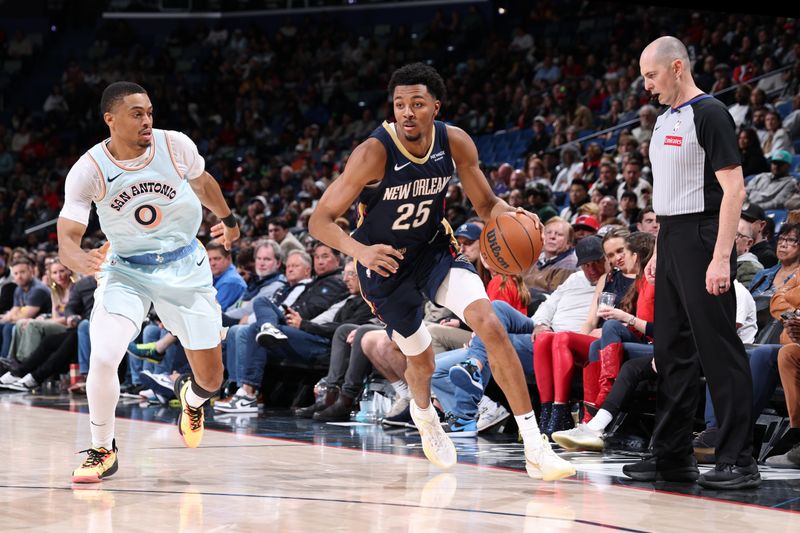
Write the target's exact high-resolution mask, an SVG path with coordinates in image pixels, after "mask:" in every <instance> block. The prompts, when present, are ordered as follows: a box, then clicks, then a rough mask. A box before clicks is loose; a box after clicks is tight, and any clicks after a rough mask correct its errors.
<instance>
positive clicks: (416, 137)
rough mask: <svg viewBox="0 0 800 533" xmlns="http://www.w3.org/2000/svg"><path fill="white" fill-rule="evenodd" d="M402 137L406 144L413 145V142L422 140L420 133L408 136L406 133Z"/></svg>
mask: <svg viewBox="0 0 800 533" xmlns="http://www.w3.org/2000/svg"><path fill="white" fill-rule="evenodd" d="M403 135H405V136H406V140H407V141H408V142H412V143H415V142H417V141H418V140H420V139H421V138H422V134H421V133H417V134H416V135H409V134H408V133H404V134H403Z"/></svg>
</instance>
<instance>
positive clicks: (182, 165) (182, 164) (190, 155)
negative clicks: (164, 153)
mask: <svg viewBox="0 0 800 533" xmlns="http://www.w3.org/2000/svg"><path fill="white" fill-rule="evenodd" d="M165 133H166V135H167V139H168V141H169V145H170V149H171V153H172V155H173V157H174V158H175V166H176V167H178V173H179V174H180V175H181V176H182V177H183V178H184V179H189V180H193V179H195V178H199V177H200V174H202V173H203V171H204V170H205V169H206V162H205V160H204V159H203V157H202V156H201V155H200V153H199V152H198V151H197V145H196V144H195V143H194V141H192V140H191V139H190V138H189V137H188V136H187V135H186V134H184V133H181V132H179V131H165Z"/></svg>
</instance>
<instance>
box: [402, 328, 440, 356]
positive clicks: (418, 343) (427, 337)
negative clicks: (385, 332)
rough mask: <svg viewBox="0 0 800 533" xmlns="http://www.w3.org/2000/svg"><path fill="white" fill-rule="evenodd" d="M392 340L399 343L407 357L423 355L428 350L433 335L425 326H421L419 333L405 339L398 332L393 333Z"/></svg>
mask: <svg viewBox="0 0 800 533" xmlns="http://www.w3.org/2000/svg"><path fill="white" fill-rule="evenodd" d="M392 340H393V341H394V342H395V343H397V346H398V347H399V348H400V351H401V352H403V354H404V355H407V356H408V355H419V354H421V353H422V352H424V351H425V350H427V349H428V346H430V345H431V341H432V339H431V334H430V332H429V331H428V328H426V327H425V324H420V325H419V328H418V329H417V331H415V332H414V333H412V334H411V335H409V336H408V337H403V336H402V335H400V334H399V333H398V332H396V331H392Z"/></svg>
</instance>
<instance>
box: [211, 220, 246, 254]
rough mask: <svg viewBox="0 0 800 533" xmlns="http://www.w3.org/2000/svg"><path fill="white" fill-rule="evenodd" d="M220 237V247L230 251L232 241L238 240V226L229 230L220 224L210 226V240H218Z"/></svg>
mask: <svg viewBox="0 0 800 533" xmlns="http://www.w3.org/2000/svg"><path fill="white" fill-rule="evenodd" d="M220 237H222V245H223V246H224V247H225V249H226V250H230V249H231V246H233V243H234V241H237V240H239V225H238V224H237V225H236V226H234V227H232V228H229V227H228V226H226V225H225V224H223V223H222V222H219V223H217V224H214V225H213V226H211V238H212V239H218V238H220Z"/></svg>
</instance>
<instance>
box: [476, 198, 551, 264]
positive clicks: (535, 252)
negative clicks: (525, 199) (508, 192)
mask: <svg viewBox="0 0 800 533" xmlns="http://www.w3.org/2000/svg"><path fill="white" fill-rule="evenodd" d="M480 247H481V256H483V259H484V261H486V264H488V265H489V267H490V268H491V269H492V270H494V271H496V272H498V273H501V274H521V273H522V272H525V271H527V270H528V269H529V268H531V267H532V266H533V264H534V263H536V260H537V259H538V258H539V253H541V251H542V234H541V232H540V231H539V230H538V229H537V228H536V226H535V225H534V223H533V220H531V219H530V218H529V217H528V216H527V215H524V214H522V213H515V212H508V213H503V214H502V215H500V216H498V217H496V218H495V219H494V220H491V221H489V223H487V224H486V226H485V227H484V228H483V232H482V233H481V241H480Z"/></svg>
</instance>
